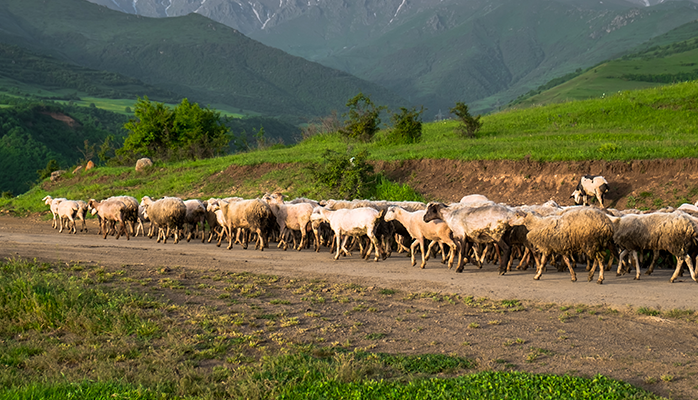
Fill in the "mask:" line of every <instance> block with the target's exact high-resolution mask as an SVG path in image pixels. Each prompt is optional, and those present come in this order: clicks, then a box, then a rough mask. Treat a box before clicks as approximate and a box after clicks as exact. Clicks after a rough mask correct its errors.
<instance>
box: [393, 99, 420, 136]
mask: <svg viewBox="0 0 698 400" xmlns="http://www.w3.org/2000/svg"><path fill="white" fill-rule="evenodd" d="M423 112H424V107H422V108H421V109H420V110H419V111H417V109H416V108H412V109H411V110H408V109H406V108H405V107H401V108H400V112H399V113H393V114H392V116H391V118H392V120H393V131H392V132H391V133H390V138H391V139H392V141H394V142H396V143H418V142H419V141H421V140H422V113H423Z"/></svg>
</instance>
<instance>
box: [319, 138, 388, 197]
mask: <svg viewBox="0 0 698 400" xmlns="http://www.w3.org/2000/svg"><path fill="white" fill-rule="evenodd" d="M367 157H368V152H367V151H366V150H362V151H361V152H359V153H357V154H356V155H352V154H351V153H349V152H347V153H346V154H340V153H338V152H336V151H334V150H330V149H326V150H325V152H324V153H323V155H322V159H323V161H322V162H320V163H312V164H310V165H309V167H308V168H307V169H308V171H309V172H310V174H311V175H312V176H313V178H315V181H316V182H317V183H318V185H319V187H318V189H319V191H321V192H325V193H324V194H325V195H327V196H330V197H339V198H343V199H354V198H368V197H370V195H371V193H372V192H373V190H374V186H375V179H376V178H375V176H374V175H373V167H372V166H371V165H370V164H368V163H367V162H366V158H367Z"/></svg>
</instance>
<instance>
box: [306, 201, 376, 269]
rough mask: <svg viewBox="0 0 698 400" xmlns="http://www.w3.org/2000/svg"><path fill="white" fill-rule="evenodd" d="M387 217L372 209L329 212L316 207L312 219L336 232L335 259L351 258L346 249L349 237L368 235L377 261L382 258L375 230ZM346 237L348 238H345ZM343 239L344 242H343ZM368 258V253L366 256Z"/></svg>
mask: <svg viewBox="0 0 698 400" xmlns="http://www.w3.org/2000/svg"><path fill="white" fill-rule="evenodd" d="M384 215H385V212H384V211H377V210H376V209H374V208H370V207H360V208H352V209H340V210H336V211H333V210H328V209H327V208H325V207H321V206H318V207H315V209H314V210H313V214H312V216H311V218H312V219H313V220H316V221H317V220H322V221H325V222H327V223H329V224H330V228H331V229H332V231H333V232H334V235H335V240H336V245H337V254H336V255H335V257H334V259H335V260H338V259H339V255H340V253H344V254H346V255H348V256H351V253H350V252H349V250H347V249H346V247H345V246H346V242H347V239H348V237H349V236H355V237H356V236H363V235H366V236H368V238H369V239H370V240H371V244H372V245H373V247H375V249H376V258H375V261H378V259H379V258H380V251H381V249H380V247H381V246H380V243H379V242H378V238H377V237H376V235H375V232H374V231H375V228H376V224H377V223H378V221H379V220H380V219H381V218H382V217H383V216H384ZM344 236H346V237H344ZM342 237H344V240H343V241H342ZM366 255H367V256H368V253H367V254H366Z"/></svg>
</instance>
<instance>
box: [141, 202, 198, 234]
mask: <svg viewBox="0 0 698 400" xmlns="http://www.w3.org/2000/svg"><path fill="white" fill-rule="evenodd" d="M141 205H142V206H143V207H145V211H144V214H145V215H146V216H147V217H148V218H149V219H150V223H151V224H155V225H157V228H158V238H157V242H158V243H159V242H160V238H161V237H162V238H163V241H162V243H163V244H166V243H167V238H168V237H169V236H170V230H173V231H174V240H175V241H174V242H175V244H177V243H179V231H180V230H182V229H184V219H185V218H186V215H187V206H186V205H184V202H183V201H182V199H180V198H177V197H165V198H162V199H160V200H157V201H153V199H151V198H150V197H148V196H145V197H143V198H142V199H141Z"/></svg>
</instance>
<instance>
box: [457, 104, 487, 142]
mask: <svg viewBox="0 0 698 400" xmlns="http://www.w3.org/2000/svg"><path fill="white" fill-rule="evenodd" d="M449 111H450V112H451V114H455V115H456V116H457V117H458V120H459V121H460V123H461V124H460V125H459V126H458V128H456V131H457V132H459V133H460V134H461V135H463V136H467V137H471V138H473V137H475V134H476V133H477V131H479V130H480V128H481V127H482V122H480V115H478V116H477V117H473V116H472V115H470V112H469V111H468V106H467V105H465V103H463V102H460V101H458V102H456V106H455V107H453V108H451V109H450V110H449Z"/></svg>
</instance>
